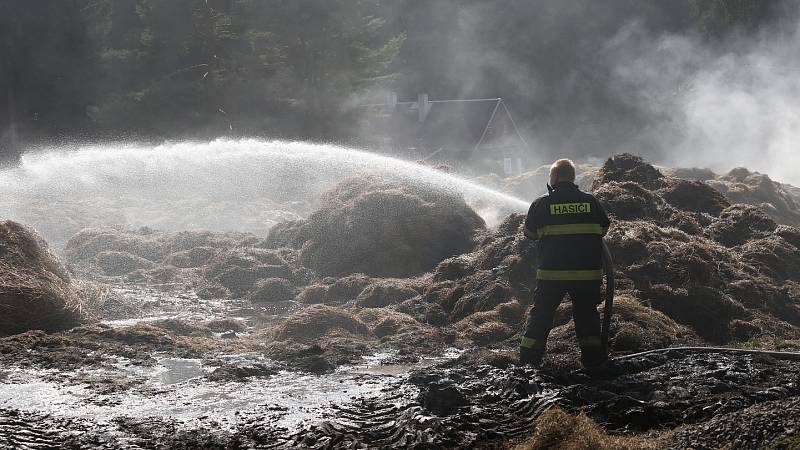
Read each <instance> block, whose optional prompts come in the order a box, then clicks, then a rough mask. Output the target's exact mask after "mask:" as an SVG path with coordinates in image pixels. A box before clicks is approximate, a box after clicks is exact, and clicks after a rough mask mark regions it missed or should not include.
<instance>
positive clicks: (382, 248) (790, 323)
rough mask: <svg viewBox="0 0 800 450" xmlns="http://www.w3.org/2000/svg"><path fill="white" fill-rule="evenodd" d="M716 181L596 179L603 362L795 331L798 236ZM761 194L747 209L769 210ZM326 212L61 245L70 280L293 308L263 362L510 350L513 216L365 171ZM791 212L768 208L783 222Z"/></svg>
mask: <svg viewBox="0 0 800 450" xmlns="http://www.w3.org/2000/svg"><path fill="white" fill-rule="evenodd" d="M693 174H694V172H693ZM695 175H696V174H695ZM729 176H730V175H729ZM693 178H701V177H693ZM714 180H717V178H714ZM743 180H744V181H741V182H737V183H741V184H742V185H743V186H751V185H752V184H753V183H755V182H754V181H753V180H760V181H759V183H761V184H760V185H761V186H762V187H763V186H764V183H766V182H765V181H764V178H762V177H758V176H756V177H753V176H752V174H751V175H748V176H746V177H744V178H743ZM748 180H749V181H748ZM770 183H771V182H770ZM586 184H589V183H588V182H587V183H586ZM716 186H717V185H714V184H712V183H710V182H706V181H703V180H700V179H685V178H678V177H675V176H668V175H665V174H664V172H662V171H661V170H659V169H658V168H656V167H654V166H652V165H650V164H647V163H645V162H644V161H642V160H641V159H640V158H638V157H635V156H631V155H619V156H616V157H614V158H611V159H609V160H608V161H607V162H606V163H605V164H604V166H603V167H602V168H600V169H599V170H598V171H597V172H596V173H595V176H594V178H593V181H592V182H591V189H592V190H593V191H594V193H595V194H596V195H597V197H598V199H599V200H600V201H601V202H602V203H603V205H604V206H605V207H606V208H607V209H608V211H609V214H610V215H611V216H612V217H613V219H614V224H613V226H612V228H611V230H610V232H609V235H608V237H607V241H608V243H609V246H610V247H611V250H612V253H613V256H614V259H615V263H616V269H617V273H616V277H617V280H616V281H617V286H618V294H617V309H616V311H615V312H616V314H615V316H614V321H613V323H612V329H611V346H612V351H615V352H622V353H624V352H636V351H642V350H647V349H652V348H658V347H666V346H674V345H683V344H703V343H708V344H728V343H735V342H742V341H750V340H766V339H774V338H780V339H796V338H798V336H800V331H798V330H800V231H798V229H797V228H794V227H792V226H789V225H786V224H780V225H779V224H778V222H776V220H775V219H774V215H771V213H774V211H773V210H772V209H769V208H763V207H759V206H756V205H754V204H740V203H736V200H735V199H736V198H735V197H732V196H730V195H728V194H729V192H730V189H728V190H726V191H725V192H724V193H723V192H722V191H720V190H719V189H717V188H716ZM769 186H773V187H774V185H769ZM745 190H746V189H745V188H742V187H740V188H739V191H742V192H743V191H745ZM762 190H763V189H762ZM773 191H774V193H777V194H780V193H781V192H785V191H782V190H780V189H778V188H776V189H775V190H773ZM758 192H762V191H758ZM759 195H760V197H758V196H756V195H755V194H753V195H751V196H750V197H748V199H750V200H753V199H755V198H756V197H758V198H762V199H770V200H771V201H775V198H773V197H770V195H772V194H769V193H766V194H764V193H763V192H762V193H761V194H759ZM781 198H783V197H781ZM786 198H787V199H788V198H789V197H786ZM750 203H756V202H755V201H752V202H750ZM321 205H322V206H320V208H319V210H317V211H316V212H314V213H313V214H312V215H311V216H310V217H309V219H307V220H303V221H294V222H286V223H282V224H279V225H277V226H276V227H274V228H273V230H272V231H271V233H270V235H269V237H268V238H267V239H263V240H262V239H259V238H257V237H255V236H253V235H248V234H238V233H189V232H184V233H161V232H156V231H153V230H149V229H140V230H125V229H120V228H104V229H88V230H84V231H82V232H81V233H79V234H77V235H76V236H74V237H73V238H72V239H71V240H70V241H69V243H68V244H67V247H66V251H65V252H66V255H67V257H68V259H69V261H70V262H71V263H72V264H73V268H74V269H75V270H76V271H78V272H79V273H83V274H91V275H93V276H98V277H101V278H102V277H114V276H118V275H119V274H121V273H122V274H124V275H123V276H124V277H126V278H127V279H128V280H130V281H135V282H143V281H144V282H150V283H154V284H157V283H167V284H171V283H177V284H180V285H182V286H184V287H189V288H192V289H195V290H197V292H198V294H199V295H200V296H201V297H208V298H248V299H250V300H251V301H253V302H255V303H263V302H280V301H294V302H295V304H296V305H297V307H298V308H299V309H298V310H297V311H296V312H295V313H294V315H292V316H291V317H289V318H288V319H287V321H286V322H284V323H282V324H279V325H277V326H275V327H272V328H269V329H265V330H261V331H260V336H262V337H263V339H265V340H266V341H267V343H268V344H267V345H268V352H269V353H270V354H271V355H272V356H274V357H276V358H279V359H283V360H289V361H293V360H294V361H298V362H299V364H300V366H301V367H305V368H309V370H314V371H319V370H328V369H330V368H332V367H333V366H334V365H335V364H339V363H342V362H346V361H351V360H352V359H353V358H354V357H357V356H360V355H362V354H364V353H369V352H374V351H375V350H376V349H378V348H382V347H383V348H392V349H395V350H398V349H399V351H400V353H401V354H409V355H411V354H416V355H419V354H424V353H426V352H435V351H438V350H440V349H441V348H443V347H446V346H449V345H456V346H478V347H485V346H489V347H496V348H505V349H513V348H515V347H516V343H517V342H518V339H519V332H520V330H521V328H522V324H523V322H524V320H525V311H526V309H527V306H528V304H529V301H530V298H531V294H532V289H533V273H534V266H533V264H534V260H535V247H534V246H532V245H531V243H530V242H529V241H528V240H526V238H524V236H523V235H522V233H521V227H522V223H523V220H524V216H523V215H521V214H512V215H510V216H508V217H507V218H506V219H505V220H504V221H503V222H502V223H501V224H500V225H499V226H498V227H497V229H495V230H488V231H487V230H485V228H484V224H483V222H482V221H481V220H480V218H479V217H478V216H477V215H476V214H475V213H474V212H473V211H472V210H471V209H469V207H467V205H466V204H465V203H464V201H463V199H461V198H460V197H457V196H453V195H450V194H447V193H441V192H436V193H431V192H427V191H426V190H425V189H422V188H419V187H414V186H406V185H402V184H399V183H396V182H388V181H385V180H381V179H378V178H374V177H367V178H363V179H348V180H345V181H344V182H342V183H341V184H340V185H338V186H336V187H335V188H334V189H332V190H331V191H330V192H328V193H326V194H325V195H324V197H323V200H322V202H321ZM793 205H794V204H793V203H791V202H789V200H787V201H786V203H785V204H784V205H783V206H780V207H776V209H777V210H781V208H784V207H785V209H786V211H788V212H786V213H785V215H786V217H791V214H794V213H798V209H797V208H796V206H793ZM798 214H800V213H798ZM569 308H570V306H569V303H568V302H565V303H564V304H562V305H561V307H560V309H559V313H558V314H557V317H556V322H555V329H554V331H553V334H552V335H551V336H552V338H551V340H550V343H549V347H550V348H549V350H550V352H551V358H550V362H549V363H550V364H567V365H572V364H575V363H576V359H575V356H576V354H577V348H576V346H575V339H574V326H573V324H572V321H571V320H570V314H569ZM290 325H291V326H290ZM323 325H324V326H323Z"/></svg>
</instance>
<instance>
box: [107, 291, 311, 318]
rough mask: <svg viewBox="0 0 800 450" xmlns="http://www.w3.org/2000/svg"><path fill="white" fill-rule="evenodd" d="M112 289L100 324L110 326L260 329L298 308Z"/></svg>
mask: <svg viewBox="0 0 800 450" xmlns="http://www.w3.org/2000/svg"><path fill="white" fill-rule="evenodd" d="M112 290H113V291H114V293H115V294H117V297H118V299H119V300H118V301H117V302H115V303H114V304H113V305H112V306H110V307H109V308H108V309H109V310H107V311H104V316H105V318H104V320H102V321H101V323H103V324H106V325H109V326H114V327H122V326H131V325H136V324H140V323H150V322H157V321H160V320H168V319H175V320H181V321H187V322H192V321H194V322H199V321H208V320H215V319H231V318H233V319H240V320H243V321H245V322H246V323H248V324H250V325H251V326H254V327H261V326H264V325H268V324H271V323H275V322H276V321H278V320H281V319H284V318H286V317H288V316H289V315H290V314H291V313H292V312H294V311H295V310H297V309H298V307H299V306H298V305H297V304H296V303H295V302H293V301H290V302H276V303H264V304H254V303H252V302H250V301H249V300H245V299H212V300H204V299H201V298H199V297H197V295H196V294H195V293H194V292H188V291H165V290H158V289H155V288H152V287H143V286H138V285H136V286H131V285H117V286H115V287H113V289H112Z"/></svg>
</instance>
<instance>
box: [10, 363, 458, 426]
mask: <svg viewBox="0 0 800 450" xmlns="http://www.w3.org/2000/svg"><path fill="white" fill-rule="evenodd" d="M458 354H459V352H458V351H455V350H453V351H448V352H446V353H445V354H443V355H442V356H440V357H436V358H427V359H425V360H421V361H420V362H418V363H415V364H384V362H387V361H391V359H392V358H394V357H395V356H396V355H395V354H394V353H392V352H384V353H378V354H375V355H372V356H370V357H367V358H365V359H364V364H363V365H358V366H349V367H342V368H340V369H339V370H337V371H335V372H333V373H330V374H325V375H314V374H306V373H298V372H291V371H287V370H281V371H279V372H277V373H276V374H274V375H271V376H268V377H260V378H252V379H247V380H244V381H235V382H212V381H208V380H207V379H205V378H203V376H204V375H205V374H207V373H209V372H211V371H212V370H213V369H214V368H215V366H212V365H204V364H203V361H201V360H199V359H182V358H166V357H156V358H155V360H156V364H155V366H153V367H142V366H136V365H131V364H129V363H127V362H126V361H122V360H121V361H119V362H118V363H117V364H116V367H117V368H118V369H119V372H120V373H121V374H122V375H124V374H125V373H127V374H129V375H130V376H135V377H144V378H145V379H146V380H147V382H146V384H148V385H150V386H152V387H155V388H157V389H156V391H155V393H154V392H152V391H149V390H148V391H147V393H143V392H142V393H140V392H138V391H128V392H116V393H110V394H97V393H96V392H94V391H93V388H92V386H91V385H90V384H89V383H80V382H79V383H78V384H77V385H65V384H59V383H57V382H52V381H47V380H45V379H44V378H43V375H42V374H41V373H37V372H36V371H32V370H21V369H15V370H13V371H12V373H13V376H8V377H6V379H5V380H4V382H0V407H2V408H8V409H19V410H23V411H31V412H38V413H46V414H51V415H53V416H62V417H70V418H82V419H88V420H91V421H93V422H96V423H98V424H109V423H111V422H112V420H113V419H115V418H118V417H133V418H148V417H159V418H170V419H174V420H177V421H179V422H182V423H184V424H186V425H187V427H188V426H191V425H190V424H191V422H192V421H197V420H200V419H203V418H210V419H213V420H215V421H217V422H219V423H220V428H221V429H231V430H232V429H234V428H235V425H236V424H237V423H239V422H240V421H242V420H243V419H244V418H246V417H248V416H251V417H252V416H258V417H264V418H269V419H270V423H271V424H273V425H274V426H276V427H283V428H286V429H296V428H298V427H300V426H302V425H307V424H310V423H314V422H317V421H319V420H322V419H324V418H328V417H330V416H331V415H332V414H334V410H333V407H334V406H335V405H342V404H346V403H348V402H350V401H352V399H353V398H364V399H369V398H377V397H378V396H380V395H382V394H383V393H384V392H385V390H386V389H387V387H389V386H392V385H395V386H396V385H397V383H399V382H400V381H402V379H403V378H404V377H405V376H407V374H408V372H409V370H411V369H414V368H419V367H424V366H427V365H431V364H434V363H435V362H439V361H442V360H445V359H448V358H453V357H455V356H457V355H458ZM217 359H218V360H219V361H222V362H225V363H229V364H231V363H232V364H242V365H247V364H258V363H260V364H268V365H276V363H274V362H273V361H270V360H268V359H266V358H265V357H264V356H263V355H259V354H257V353H245V354H239V355H222V356H219V357H218V358H217ZM91 373H92V372H90V371H87V372H80V373H75V376H74V377H71V379H72V380H80V379H81V375H82V374H83V375H86V376H87V377H88V375H91ZM98 373H99V372H98ZM106 373H107V372H106ZM409 395H414V394H413V393H409Z"/></svg>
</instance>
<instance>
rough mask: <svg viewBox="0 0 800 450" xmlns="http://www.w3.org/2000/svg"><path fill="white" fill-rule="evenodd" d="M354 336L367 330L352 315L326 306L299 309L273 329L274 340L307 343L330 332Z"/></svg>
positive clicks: (366, 332) (367, 329)
mask: <svg viewBox="0 0 800 450" xmlns="http://www.w3.org/2000/svg"><path fill="white" fill-rule="evenodd" d="M336 331H339V332H346V333H351V334H355V335H367V334H369V328H368V327H367V326H366V325H365V324H364V323H363V322H361V321H360V320H358V319H357V318H356V317H355V316H354V315H353V314H351V313H350V312H348V311H346V310H344V309H342V308H335V307H331V306H326V305H312V306H309V307H308V308H304V309H301V310H299V311H297V312H295V313H294V314H292V315H291V316H289V317H288V318H287V319H286V320H285V321H284V322H282V323H281V324H279V325H278V326H277V327H276V328H275V332H274V333H275V334H274V335H275V339H277V340H281V341H285V340H293V341H298V342H308V341H313V340H314V339H318V338H320V337H322V336H325V335H326V334H328V333H331V332H336Z"/></svg>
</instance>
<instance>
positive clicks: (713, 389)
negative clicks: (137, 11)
mask: <svg viewBox="0 0 800 450" xmlns="http://www.w3.org/2000/svg"><path fill="white" fill-rule="evenodd" d="M115 289H116V290H117V291H118V292H117V293H118V294H119V295H120V296H122V297H124V298H126V299H127V301H126V302H123V303H125V304H127V305H128V306H131V305H133V306H134V307H135V310H136V311H138V312H137V313H136V314H134V315H133V316H131V315H130V312H129V311H122V310H120V309H118V310H114V308H115V306H114V305H113V302H112V303H111V304H110V305H109V310H108V311H107V312H106V315H107V317H105V318H104V320H103V323H102V324H101V325H94V326H92V327H88V328H87V327H82V328H79V329H76V330H73V331H71V332H67V333H63V334H62V335H58V336H50V335H44V334H43V333H36V332H33V333H26V334H23V335H19V336H16V337H12V338H6V339H5V340H3V343H2V345H0V360H1V361H2V369H0V446H2V447H4V448H31V449H46V448H129V449H138V448H372V447H409V448H458V447H471V446H475V445H491V443H492V442H500V441H503V440H507V439H512V438H515V437H524V436H526V435H529V434H530V433H531V431H532V424H533V423H534V421H535V419H536V418H537V417H538V416H540V415H541V413H542V412H543V411H545V410H547V409H548V408H550V407H551V406H553V405H559V406H561V407H563V408H565V409H567V410H570V411H583V412H585V413H586V414H587V415H588V416H589V417H590V418H592V419H594V420H595V421H597V422H598V423H600V424H602V425H603V426H604V427H605V428H606V429H607V430H609V431H610V432H613V433H618V434H632V433H633V434H635V433H648V432H650V433H652V432H658V433H664V432H668V431H669V430H672V429H674V428H676V427H682V428H680V430H679V431H678V432H676V434H674V436H673V435H670V436H672V437H670V438H669V439H670V442H673V443H674V444H675V445H676V447H677V448H680V447H681V446H686V445H688V446H692V447H694V448H716V447H715V446H717V445H718V444H719V443H720V442H721V440H725V439H726V438H725V436H726V435H725V430H727V429H728V428H730V426H728V428H726V427H725V426H724V423H727V422H725V420H726V419H725V418H728V417H731V415H736V414H738V415H739V416H742V417H745V418H747V417H752V414H750V413H748V411H750V410H751V409H753V408H759V407H761V406H762V405H769V404H770V403H775V402H785V401H794V400H796V399H797V396H798V394H800V361H789V360H780V359H775V358H773V357H770V356H764V355H729V354H723V353H711V354H695V353H690V352H681V351H672V352H669V353H663V354H651V355H645V356H641V357H636V358H628V359H623V360H620V361H619V362H618V366H617V368H616V371H615V372H614V373H610V374H607V375H606V376H605V377H603V378H591V377H589V376H587V375H586V374H585V373H583V372H581V371H575V370H567V371H563V370H553V369H550V370H548V369H542V370H535V369H531V368H522V367H517V366H515V365H513V364H510V363H509V361H508V359H507V358H506V359H504V358H503V357H498V358H495V359H494V360H492V359H491V358H484V360H485V361H489V362H491V363H492V364H494V365H488V364H481V363H480V361H481V359H480V358H473V359H470V358H462V359H459V360H457V361H456V360H455V358H457V357H458V356H459V355H461V354H462V353H463V350H455V349H452V350H448V351H446V352H443V353H442V354H441V355H439V356H438V357H424V358H418V359H416V360H412V362H403V363H400V362H401V361H408V360H409V359H408V358H407V357H400V356H398V355H397V354H393V353H392V352H391V351H380V352H377V353H376V354H374V355H371V356H369V357H364V358H362V359H361V360H360V361H359V362H358V363H356V364H348V365H343V366H340V367H338V368H336V369H335V370H333V371H330V372H328V373H324V374H311V373H306V372H299V371H297V370H295V369H293V368H292V367H291V365H289V364H286V363H285V362H279V361H274V360H271V359H269V358H267V357H266V356H265V355H264V353H263V352H260V351H259V345H260V344H259V343H258V342H256V341H250V340H248V337H249V336H250V335H251V333H250V332H251V330H252V328H253V326H254V324H263V323H267V322H269V321H270V320H276V319H279V318H281V317H285V315H286V314H288V313H289V312H290V311H291V310H292V309H293V306H292V305H291V304H284V305H271V306H270V307H269V308H258V307H253V306H252V305H248V303H247V302H245V301H242V302H236V301H233V302H232V301H229V300H226V301H224V302H223V301H213V300H199V299H197V298H196V297H194V296H193V295H192V294H185V293H183V294H176V293H165V292H163V291H157V290H154V289H138V290H137V289H135V288H133V287H131V286H118V287H116V288H115ZM118 306H119V305H118ZM121 317H126V318H125V319H121ZM198 323H203V324H206V325H205V326H204V328H201V327H199V326H197V328H196V329H203V330H205V329H212V328H213V329H214V331H211V332H210V334H204V335H202V336H201V337H200V338H196V339H195V337H193V336H192V333H194V334H197V331H196V329H195V328H192V326H193V325H192V324H198ZM208 324H216V326H209V325H208ZM226 326H227V328H232V329H230V330H226V329H225V328H226ZM158 327H163V328H158ZM181 327H184V328H186V329H187V330H189V331H187V330H183V331H181V330H180V329H181ZM237 327H238V328H237ZM233 328H235V329H236V330H235V331H234V330H233ZM153 330H157V331H155V332H154V331H153ZM176 330H177V331H176ZM179 331H180V332H179ZM159 333H161V334H160V335H159ZM192 339H194V340H192ZM198 339H199V340H198ZM89 342H93V343H94V344H93V345H94V347H92V346H90V345H88V343H89ZM198 342H199V343H198ZM15 343H16V344H15ZM212 343H216V344H212ZM243 350H244V351H243ZM467 351H468V352H469V350H467ZM484 352H485V351H484ZM498 355H499V354H498ZM462 361H463V362H462ZM476 361H477V362H476ZM498 361H499V362H500V363H498ZM512 362H513V361H512ZM737 417H738V416H737ZM728 420H729V421H730V420H733V419H728ZM736 420H746V419H742V418H741V417H739V418H738V419H736ZM708 421H719V422H720V423H722V424H723V425H720V426H719V427H718V428H713V429H709V428H708V427H707V426H705V424H707V423H711V422H708ZM751 422H753V423H754V424H758V423H761V422H759V420H757V419H752V420H751ZM784 422H786V423H789V424H791V423H792V422H791V419H789V418H786V419H785V420H784V421H783V422H781V421H780V420H778V419H775V420H773V421H772V422H770V423H773V425H774V424H775V423H777V424H781V423H784ZM692 424H698V425H697V426H695V427H694V428H692V427H693V425H692ZM704 426H705V428H704ZM752 428H753V431H752V433H751V434H748V433H749V432H748V431H747V430H742V431H741V432H740V433H734V435H733V436H732V437H731V442H734V441H735V442H734V445H733V448H750V447H748V444H752V443H753V442H759V443H763V442H766V440H767V439H768V438H769V439H770V440H774V439H780V438H784V437H786V436H789V437H790V436H792V433H796V432H797V431H796V430H797V428H796V427H795V428H794V429H793V428H792V427H791V426H789V425H786V426H782V427H781V426H779V425H775V426H772V427H771V428H769V430H767V431H763V430H762V431H758V427H757V426H755V425H754V426H753V427H752ZM757 433H761V434H757ZM765 433H766V434H765ZM728 434H731V433H728ZM714 436H716V438H714ZM684 444H685V445H684ZM778 448H779V447H778Z"/></svg>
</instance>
